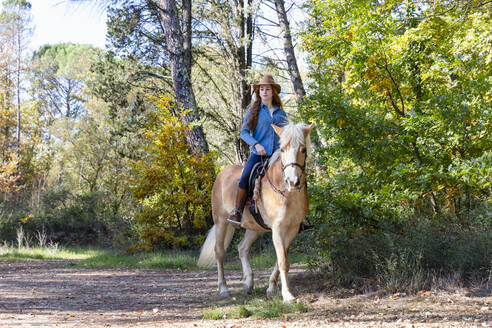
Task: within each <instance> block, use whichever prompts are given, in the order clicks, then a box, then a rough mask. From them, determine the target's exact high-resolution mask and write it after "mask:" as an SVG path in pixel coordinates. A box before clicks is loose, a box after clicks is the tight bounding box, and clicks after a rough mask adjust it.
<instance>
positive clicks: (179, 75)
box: [159, 0, 208, 154]
mask: <svg viewBox="0 0 492 328" xmlns="http://www.w3.org/2000/svg"><path fill="white" fill-rule="evenodd" d="M159 5H160V11H159V12H160V20H161V26H162V30H163V32H164V37H165V39H166V49H167V52H168V55H169V65H170V69H171V78H172V80H173V89H174V96H175V98H176V101H177V102H178V106H179V108H177V111H178V112H180V113H182V112H183V111H184V110H190V111H189V112H187V113H186V114H185V115H184V117H183V118H184V119H185V120H186V121H187V122H189V123H197V122H198V121H199V119H200V115H199V113H198V106H197V104H196V100H195V94H194V93H193V89H192V87H191V80H190V75H189V73H188V70H187V68H186V63H185V54H184V47H183V35H182V33H181V26H180V24H179V20H178V12H177V8H176V2H175V1H174V0H159ZM187 142H188V145H189V146H190V150H191V151H192V152H194V153H204V154H205V153H208V144H207V141H206V140H205V135H204V133H203V129H202V127H201V126H199V125H194V126H193V129H192V130H191V131H189V132H188V135H187Z"/></svg>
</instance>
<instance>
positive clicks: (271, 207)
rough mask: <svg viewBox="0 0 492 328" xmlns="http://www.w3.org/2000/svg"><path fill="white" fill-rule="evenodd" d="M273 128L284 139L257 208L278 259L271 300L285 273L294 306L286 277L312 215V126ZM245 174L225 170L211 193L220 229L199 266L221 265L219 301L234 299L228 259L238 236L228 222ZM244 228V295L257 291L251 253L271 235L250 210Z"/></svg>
mask: <svg viewBox="0 0 492 328" xmlns="http://www.w3.org/2000/svg"><path fill="white" fill-rule="evenodd" d="M273 128H274V130H275V132H276V133H277V134H278V135H279V136H280V149H279V150H278V151H277V152H275V153H274V154H273V155H272V157H271V158H270V167H269V169H268V171H267V173H266V174H265V176H263V178H262V179H261V189H260V191H259V195H258V197H257V199H256V207H257V209H258V210H259V212H260V214H261V216H262V217H263V221H264V223H265V224H266V225H267V226H268V227H270V228H271V230H272V239H273V245H274V246H275V253H276V255H277V263H276V264H275V268H274V269H273V272H272V274H271V276H270V281H269V286H268V289H267V296H268V297H272V296H273V295H274V294H275V293H276V291H277V278H278V276H279V274H280V280H281V283H282V298H283V301H284V302H285V303H292V302H295V300H296V298H295V297H294V296H293V295H292V293H291V291H290V288H289V281H288V278H287V273H288V271H289V267H290V264H289V259H288V257H287V253H288V251H289V247H290V245H291V243H292V241H293V240H294V238H295V236H296V235H297V233H298V231H299V226H300V224H301V222H302V220H303V219H304V217H305V216H306V214H307V213H308V194H307V190H306V174H305V165H306V156H307V151H306V146H307V144H308V141H309V133H310V131H311V128H312V124H311V125H308V126H306V125H304V124H289V125H287V126H286V127H284V128H279V127H277V126H275V125H273ZM241 172H242V166H239V165H231V166H228V167H226V168H225V169H223V170H222V171H221V172H220V173H219V175H218V176H217V179H216V180H215V183H214V185H213V188H212V215H213V218H214V223H215V224H214V226H213V227H212V229H211V230H210V231H209V233H208V235H207V239H206V240H205V243H204V244H203V246H202V250H201V253H200V258H199V259H198V266H200V267H211V266H213V264H214V262H215V261H217V271H218V282H219V295H220V297H228V296H229V291H228V289H227V284H226V280H225V278H224V255H225V250H226V249H227V247H228V246H229V244H230V242H231V239H232V235H233V234H234V227H233V226H232V225H230V224H229V223H227V221H226V218H227V216H228V215H229V213H230V212H231V211H232V210H233V209H234V207H235V199H236V190H237V181H238V179H239V177H240V176H241ZM241 226H242V227H243V228H245V229H246V232H245V234H244V238H243V240H242V241H241V242H240V243H239V246H238V251H239V257H240V259H241V264H242V267H243V290H244V292H246V293H250V292H251V291H252V289H253V271H252V270H251V265H250V263H249V258H248V257H249V250H250V248H251V245H252V244H253V242H254V241H255V240H256V239H257V238H258V236H259V235H260V233H261V232H265V231H267V230H265V229H264V228H262V227H261V226H260V225H259V224H258V223H256V221H255V219H254V218H253V216H252V215H251V214H250V213H249V210H246V211H244V212H243V218H242V221H241ZM214 249H215V257H214V254H213V253H214Z"/></svg>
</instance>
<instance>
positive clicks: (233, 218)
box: [227, 187, 248, 227]
mask: <svg viewBox="0 0 492 328" xmlns="http://www.w3.org/2000/svg"><path fill="white" fill-rule="evenodd" d="M247 191H248V190H247V189H243V188H241V187H238V188H237V195H236V209H235V210H233V211H232V212H231V214H229V217H228V218H227V222H229V223H230V224H232V225H233V226H238V227H240V226H241V218H242V216H243V209H244V205H245V204H246V196H247Z"/></svg>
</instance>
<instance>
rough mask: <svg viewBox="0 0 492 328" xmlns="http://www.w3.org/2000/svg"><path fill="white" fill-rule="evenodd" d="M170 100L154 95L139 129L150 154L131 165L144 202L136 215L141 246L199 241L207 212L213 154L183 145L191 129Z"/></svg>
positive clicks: (183, 245) (181, 244)
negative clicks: (152, 108) (151, 107)
mask: <svg viewBox="0 0 492 328" xmlns="http://www.w3.org/2000/svg"><path fill="white" fill-rule="evenodd" d="M170 106H171V104H170V99H169V98H165V97H162V98H160V99H159V100H156V107H155V111H154V112H153V113H151V114H150V115H149V123H148V125H147V126H146V128H145V130H144V131H143V132H142V134H143V135H144V136H145V137H146V138H147V139H148V144H147V147H146V149H147V153H148V154H149V158H146V159H145V160H142V161H137V162H135V164H134V169H135V176H136V178H135V181H134V188H133V190H134V194H135V197H136V198H137V199H138V200H140V201H141V202H142V204H143V211H142V213H140V214H139V215H138V217H137V222H138V223H139V225H140V229H141V230H140V231H141V239H142V242H143V244H142V245H140V246H143V247H144V248H146V249H152V248H156V247H190V246H196V245H198V244H199V243H200V242H201V241H202V239H201V235H200V233H202V232H204V230H205V229H206V227H207V222H206V218H207V217H210V213H211V208H210V198H211V195H210V193H211V190H212V183H213V179H214V175H215V174H214V162H213V157H212V155H202V154H193V153H191V152H190V151H189V148H188V145H187V144H186V142H185V141H186V133H187V131H189V130H190V129H191V127H190V126H189V125H187V124H186V123H185V122H184V121H183V120H181V119H180V118H179V117H176V116H173V115H172V114H171V113H170Z"/></svg>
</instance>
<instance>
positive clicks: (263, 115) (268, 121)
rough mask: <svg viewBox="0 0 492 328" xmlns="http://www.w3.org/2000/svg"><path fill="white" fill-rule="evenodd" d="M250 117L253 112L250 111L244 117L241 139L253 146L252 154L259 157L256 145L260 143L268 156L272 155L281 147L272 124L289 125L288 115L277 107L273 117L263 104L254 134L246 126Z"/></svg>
mask: <svg viewBox="0 0 492 328" xmlns="http://www.w3.org/2000/svg"><path fill="white" fill-rule="evenodd" d="M250 115H251V111H250V110H249V111H248V112H247V113H246V116H245V117H244V121H243V127H242V128H241V139H243V140H244V141H245V142H246V143H247V144H248V145H250V146H251V153H253V154H256V155H258V152H257V151H256V149H255V148H254V145H255V144H256V143H259V144H260V145H262V146H263V147H264V148H265V151H266V155H267V156H270V155H272V154H273V152H274V151H275V150H277V149H278V147H279V137H278V135H277V134H276V133H275V131H274V130H273V128H272V124H275V125H277V126H279V127H283V126H285V125H287V124H288V123H289V120H288V118H287V114H286V113H285V112H284V110H283V109H280V108H278V107H277V106H275V108H274V110H273V114H272V115H273V117H272V115H270V111H269V110H268V107H267V106H266V105H265V104H263V103H261V104H260V111H259V113H258V124H257V125H256V129H255V131H254V132H253V133H251V131H250V129H249V126H247V125H246V122H248V119H249V117H250Z"/></svg>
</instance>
